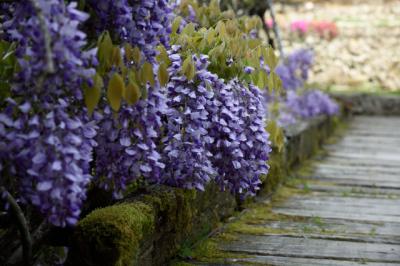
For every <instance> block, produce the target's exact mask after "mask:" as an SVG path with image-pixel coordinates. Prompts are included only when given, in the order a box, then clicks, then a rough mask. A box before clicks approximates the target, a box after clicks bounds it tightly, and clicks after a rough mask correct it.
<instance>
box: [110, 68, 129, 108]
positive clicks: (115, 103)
mask: <svg viewBox="0 0 400 266" xmlns="http://www.w3.org/2000/svg"><path fill="white" fill-rule="evenodd" d="M124 90H125V84H124V80H123V79H122V77H121V76H120V75H119V74H118V73H114V75H113V76H112V77H111V79H110V82H109V83H108V88H107V98H108V101H109V102H110V106H111V108H112V109H113V110H114V111H118V110H119V108H120V107H121V99H122V96H123V95H124Z"/></svg>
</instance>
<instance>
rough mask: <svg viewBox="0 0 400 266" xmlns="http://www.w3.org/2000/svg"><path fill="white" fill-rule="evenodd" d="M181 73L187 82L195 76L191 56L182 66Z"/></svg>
mask: <svg viewBox="0 0 400 266" xmlns="http://www.w3.org/2000/svg"><path fill="white" fill-rule="evenodd" d="M182 72H183V74H184V75H185V76H186V78H187V79H188V80H192V79H193V78H194V74H195V68H194V64H193V61H192V58H191V56H188V57H187V58H186V59H185V61H183V64H182Z"/></svg>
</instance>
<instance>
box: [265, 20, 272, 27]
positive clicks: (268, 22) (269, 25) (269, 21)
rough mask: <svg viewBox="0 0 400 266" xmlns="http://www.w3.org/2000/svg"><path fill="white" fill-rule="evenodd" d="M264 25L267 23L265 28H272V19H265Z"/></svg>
mask: <svg viewBox="0 0 400 266" xmlns="http://www.w3.org/2000/svg"><path fill="white" fill-rule="evenodd" d="M265 25H267V28H269V29H272V26H273V25H274V22H273V21H272V19H265Z"/></svg>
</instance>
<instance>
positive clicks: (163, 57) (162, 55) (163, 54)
mask: <svg viewBox="0 0 400 266" xmlns="http://www.w3.org/2000/svg"><path fill="white" fill-rule="evenodd" d="M157 50H158V52H159V54H158V55H157V57H156V58H157V61H158V63H160V64H161V63H163V62H164V63H165V64H166V65H167V66H169V64H170V63H171V60H170V59H169V57H168V53H167V50H166V49H165V47H164V46H163V45H160V46H158V47H157Z"/></svg>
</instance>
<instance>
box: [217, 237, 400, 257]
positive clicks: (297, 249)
mask: <svg viewBox="0 0 400 266" xmlns="http://www.w3.org/2000/svg"><path fill="white" fill-rule="evenodd" d="M221 249H222V250H225V251H231V252H241V253H247V254H254V255H274V256H285V257H300V258H320V259H333V260H334V259H339V260H362V259H364V260H367V261H371V262H391V263H400V257H399V254H400V246H399V245H390V244H375V243H362V242H351V241H332V240H325V239H311V238H303V237H289V236H258V235H248V236H241V238H240V240H239V241H234V242H231V243H228V244H223V245H221Z"/></svg>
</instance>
